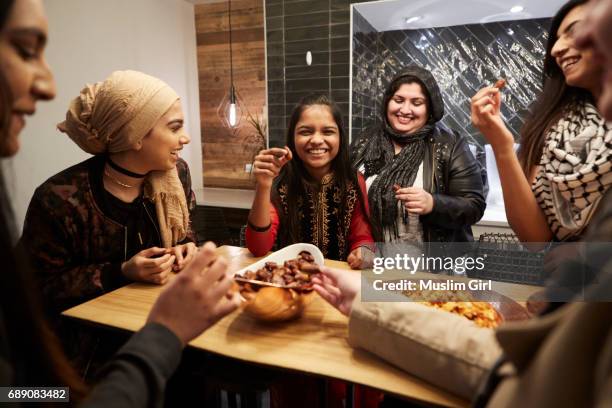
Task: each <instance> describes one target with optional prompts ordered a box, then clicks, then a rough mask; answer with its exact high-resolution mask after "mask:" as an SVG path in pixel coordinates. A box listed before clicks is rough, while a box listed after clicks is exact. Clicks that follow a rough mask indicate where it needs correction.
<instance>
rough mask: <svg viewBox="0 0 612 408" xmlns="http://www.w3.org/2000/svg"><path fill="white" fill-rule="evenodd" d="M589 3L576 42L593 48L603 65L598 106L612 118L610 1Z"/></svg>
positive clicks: (585, 47)
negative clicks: (586, 14) (588, 8)
mask: <svg viewBox="0 0 612 408" xmlns="http://www.w3.org/2000/svg"><path fill="white" fill-rule="evenodd" d="M589 4H590V10H589V12H588V16H587V18H586V20H585V23H584V24H583V25H582V27H581V28H580V33H579V37H580V38H579V40H578V43H579V45H580V46H581V47H582V48H584V49H589V48H593V50H594V53H595V58H596V60H598V61H600V62H601V64H602V66H603V74H602V76H601V87H602V93H601V96H600V97H599V100H598V107H599V110H600V111H601V113H602V114H603V115H604V116H605V118H606V119H607V120H612V2H610V1H609V0H591V2H590V3H589Z"/></svg>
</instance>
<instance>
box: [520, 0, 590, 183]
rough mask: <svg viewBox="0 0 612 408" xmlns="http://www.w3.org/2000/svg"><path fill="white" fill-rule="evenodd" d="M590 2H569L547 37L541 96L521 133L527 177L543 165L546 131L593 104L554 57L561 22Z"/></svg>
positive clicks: (523, 160) (573, 0)
mask: <svg viewBox="0 0 612 408" xmlns="http://www.w3.org/2000/svg"><path fill="white" fill-rule="evenodd" d="M588 1H589V0H570V1H568V2H567V3H565V5H563V7H561V9H560V10H559V11H558V12H557V14H556V15H555V16H554V17H553V19H552V23H551V26H550V31H549V33H548V43H547V45H546V57H544V70H543V75H542V93H541V94H540V95H539V96H538V98H537V99H536V101H535V102H534V103H533V105H532V106H531V109H530V113H529V116H528V117H527V119H526V121H525V123H524V125H523V127H522V129H521V147H520V149H519V151H518V158H519V162H520V163H521V168H522V169H523V172H524V173H525V175H526V176H527V177H529V176H530V172H531V169H532V168H533V166H536V165H538V164H539V163H540V157H541V156H542V149H543V148H544V141H545V139H546V137H545V135H546V133H547V131H548V130H549V129H550V128H551V127H552V126H554V124H555V123H557V122H558V121H559V119H561V117H562V116H563V115H564V114H565V113H566V112H567V110H568V108H570V107H572V106H574V105H575V104H577V103H579V102H582V101H590V102H592V101H593V95H591V93H590V92H589V91H587V90H585V89H581V88H577V87H573V86H568V85H567V83H566V82H565V76H564V75H563V71H561V68H560V67H559V65H557V62H556V61H555V59H554V58H553V56H552V53H551V51H552V48H553V46H554V45H555V42H556V41H557V31H558V30H559V26H560V25H561V22H562V21H563V19H564V18H565V16H567V14H568V13H569V12H570V11H572V10H573V9H574V8H575V7H577V6H580V5H582V4H585V3H587V2H588Z"/></svg>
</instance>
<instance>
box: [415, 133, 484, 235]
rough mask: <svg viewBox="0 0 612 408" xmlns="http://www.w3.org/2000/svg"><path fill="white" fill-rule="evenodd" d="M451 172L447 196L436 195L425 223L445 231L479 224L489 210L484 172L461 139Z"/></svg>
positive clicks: (456, 147) (459, 138)
mask: <svg viewBox="0 0 612 408" xmlns="http://www.w3.org/2000/svg"><path fill="white" fill-rule="evenodd" d="M448 169H449V170H448V178H447V179H446V183H447V186H448V187H447V189H446V191H447V193H446V194H433V200H434V206H433V210H432V212H431V213H429V214H427V215H425V216H424V217H422V221H423V222H425V223H428V224H430V225H438V226H440V227H444V228H458V227H463V226H466V225H473V224H476V223H477V222H478V221H479V220H480V219H481V218H482V215H483V214H484V210H485V206H486V203H485V199H484V191H483V185H482V169H481V167H480V164H479V163H478V162H477V161H476V159H475V158H474V155H473V154H472V152H471V151H470V149H469V147H468V145H467V143H466V142H465V140H464V138H462V137H460V136H457V142H456V143H455V145H454V146H453V149H452V150H451V153H450V159H449V163H448Z"/></svg>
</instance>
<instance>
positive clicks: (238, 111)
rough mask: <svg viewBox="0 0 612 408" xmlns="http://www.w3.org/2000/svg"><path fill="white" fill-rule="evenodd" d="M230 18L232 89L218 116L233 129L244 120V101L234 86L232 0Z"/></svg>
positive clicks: (225, 97) (222, 103)
mask: <svg viewBox="0 0 612 408" xmlns="http://www.w3.org/2000/svg"><path fill="white" fill-rule="evenodd" d="M227 10H228V16H229V57H230V88H229V92H228V94H226V95H225V96H224V97H223V100H222V101H221V104H220V105H219V109H218V111H217V114H218V115H219V118H220V119H221V121H222V122H223V124H224V125H225V126H226V127H228V128H231V129H234V128H237V127H238V125H239V124H240V121H241V119H242V106H241V105H242V100H241V98H240V95H239V94H238V91H237V90H236V87H235V86H234V61H233V53H232V0H229V1H228V9H227Z"/></svg>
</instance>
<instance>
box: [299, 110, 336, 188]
mask: <svg viewBox="0 0 612 408" xmlns="http://www.w3.org/2000/svg"><path fill="white" fill-rule="evenodd" d="M293 136H294V141H295V152H296V154H297V155H298V157H299V158H300V159H301V160H302V162H303V163H304V167H305V168H306V170H307V171H308V172H309V173H310V175H312V176H313V177H314V178H315V179H317V180H321V178H323V176H325V175H326V174H328V173H329V172H330V170H331V165H332V161H333V160H334V159H335V158H336V156H337V155H338V151H339V149H340V130H339V129H338V125H337V124H336V121H335V120H334V117H333V115H332V112H331V110H330V108H329V107H328V106H325V105H311V106H308V107H306V108H305V109H304V110H303V111H302V115H301V116H300V119H299V120H298V122H297V124H296V126H295V131H294V134H293Z"/></svg>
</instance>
